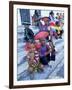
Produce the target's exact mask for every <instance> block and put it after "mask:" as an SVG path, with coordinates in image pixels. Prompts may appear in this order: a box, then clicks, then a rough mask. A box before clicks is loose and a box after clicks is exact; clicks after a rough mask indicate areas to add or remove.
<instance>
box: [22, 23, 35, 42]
mask: <svg viewBox="0 0 72 90" xmlns="http://www.w3.org/2000/svg"><path fill="white" fill-rule="evenodd" d="M23 25H24V28H25V29H24V41H25V42H33V41H34V33H33V31H32V30H31V29H30V28H29V26H30V23H28V22H24V23H23Z"/></svg>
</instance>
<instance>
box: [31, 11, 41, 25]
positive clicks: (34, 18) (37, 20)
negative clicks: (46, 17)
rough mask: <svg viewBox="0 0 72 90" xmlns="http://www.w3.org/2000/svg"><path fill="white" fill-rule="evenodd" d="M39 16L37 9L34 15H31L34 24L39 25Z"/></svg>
mask: <svg viewBox="0 0 72 90" xmlns="http://www.w3.org/2000/svg"><path fill="white" fill-rule="evenodd" d="M39 18H40V15H39V13H38V11H37V10H35V12H34V15H33V16H32V19H33V21H34V23H35V26H39Z"/></svg>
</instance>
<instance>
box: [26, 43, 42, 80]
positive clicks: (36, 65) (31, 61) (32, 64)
mask: <svg viewBox="0 0 72 90" xmlns="http://www.w3.org/2000/svg"><path fill="white" fill-rule="evenodd" d="M27 60H28V65H29V68H28V71H29V74H30V75H33V76H32V79H33V78H34V72H35V71H43V65H42V64H40V58H39V52H38V51H37V50H36V48H35V45H34V44H33V43H32V44H31V45H30V49H29V50H28V54H27Z"/></svg>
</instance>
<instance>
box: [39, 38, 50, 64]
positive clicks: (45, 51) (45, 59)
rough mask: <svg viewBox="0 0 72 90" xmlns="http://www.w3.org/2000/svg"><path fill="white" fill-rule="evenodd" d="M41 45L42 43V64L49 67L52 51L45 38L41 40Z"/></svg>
mask: <svg viewBox="0 0 72 90" xmlns="http://www.w3.org/2000/svg"><path fill="white" fill-rule="evenodd" d="M40 43H41V47H40V49H39V53H40V62H41V63H42V64H43V65H49V64H48V63H49V61H50V52H51V49H50V48H49V46H48V45H47V44H46V40H45V39H44V38H42V39H40Z"/></svg>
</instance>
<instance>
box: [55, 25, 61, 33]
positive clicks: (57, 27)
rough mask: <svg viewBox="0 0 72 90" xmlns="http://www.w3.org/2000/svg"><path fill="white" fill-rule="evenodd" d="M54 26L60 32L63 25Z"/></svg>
mask: <svg viewBox="0 0 72 90" xmlns="http://www.w3.org/2000/svg"><path fill="white" fill-rule="evenodd" d="M54 28H55V29H56V30H57V31H58V34H59V33H60V31H61V27H60V26H55V27H54Z"/></svg>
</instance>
